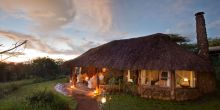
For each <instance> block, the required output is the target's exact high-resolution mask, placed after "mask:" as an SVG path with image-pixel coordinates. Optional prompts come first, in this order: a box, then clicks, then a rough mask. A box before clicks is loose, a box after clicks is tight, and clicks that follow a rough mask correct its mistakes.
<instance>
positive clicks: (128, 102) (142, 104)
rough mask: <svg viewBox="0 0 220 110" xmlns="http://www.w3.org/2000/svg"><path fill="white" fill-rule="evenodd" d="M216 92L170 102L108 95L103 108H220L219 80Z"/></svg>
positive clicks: (121, 109)
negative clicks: (193, 98) (196, 97)
mask: <svg viewBox="0 0 220 110" xmlns="http://www.w3.org/2000/svg"><path fill="white" fill-rule="evenodd" d="M217 89H218V90H217V92H216V93H215V94H210V95H207V96H204V97H202V98H201V99H198V100H196V101H186V102H172V101H160V100H150V99H144V98H141V97H138V96H130V95H110V96H108V97H111V100H110V101H107V103H106V104H105V105H104V110H220V82H218V87H217Z"/></svg>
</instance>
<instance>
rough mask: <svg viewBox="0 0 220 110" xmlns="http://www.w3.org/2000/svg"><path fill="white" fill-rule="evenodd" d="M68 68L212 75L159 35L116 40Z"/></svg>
mask: <svg viewBox="0 0 220 110" xmlns="http://www.w3.org/2000/svg"><path fill="white" fill-rule="evenodd" d="M68 64H69V65H71V66H94V67H100V68H101V67H107V68H114V69H147V70H194V71H199V72H210V71H212V67H211V65H210V64H209V63H208V62H206V61H205V60H203V59H202V58H201V57H199V56H198V55H196V54H195V53H192V52H190V51H188V50H186V49H185V48H183V47H181V46H179V45H178V44H176V43H175V42H172V41H171V40H170V39H169V36H168V35H166V34H161V33H157V34H153V35H149V36H144V37H138V38H131V39H123V40H115V41H112V42H109V43H106V44H103V45H101V46H98V47H96V48H92V49H90V50H88V51H87V52H85V53H83V54H82V55H80V56H79V57H77V58H75V59H73V60H70V61H68Z"/></svg>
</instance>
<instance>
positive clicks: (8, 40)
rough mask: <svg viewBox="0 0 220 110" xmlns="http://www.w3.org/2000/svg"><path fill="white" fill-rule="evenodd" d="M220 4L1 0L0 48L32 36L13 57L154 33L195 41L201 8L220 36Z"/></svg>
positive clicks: (56, 54) (211, 0)
mask: <svg viewBox="0 0 220 110" xmlns="http://www.w3.org/2000/svg"><path fill="white" fill-rule="evenodd" d="M219 6H220V1H219V0H0V44H3V46H2V47H0V50H4V49H6V48H9V47H11V46H12V44H14V43H15V42H18V41H23V40H28V44H27V47H26V49H25V50H24V51H23V52H24V53H25V55H22V56H18V57H12V58H10V59H8V61H13V62H20V61H27V60H30V59H32V58H36V57H43V56H48V57H51V58H62V59H65V60H69V59H73V58H75V57H77V56H79V55H80V54H82V53H83V52H85V51H87V50H88V49H90V48H93V47H96V46H98V45H101V44H104V43H106V42H109V41H112V40H118V39H125V38H132V37H139V36H144V35H150V34H154V33H177V34H180V35H183V36H186V37H189V39H191V40H192V41H195V37H196V34H195V16H194V14H195V13H196V12H198V11H204V12H205V19H206V26H207V33H208V37H213V38H214V37H220V7H219ZM3 57H6V56H3Z"/></svg>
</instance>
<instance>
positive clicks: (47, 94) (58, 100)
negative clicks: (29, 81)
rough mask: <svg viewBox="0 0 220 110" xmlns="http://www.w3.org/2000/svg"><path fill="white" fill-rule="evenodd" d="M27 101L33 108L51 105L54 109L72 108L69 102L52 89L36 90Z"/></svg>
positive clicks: (68, 109) (67, 109)
mask: <svg viewBox="0 0 220 110" xmlns="http://www.w3.org/2000/svg"><path fill="white" fill-rule="evenodd" d="M26 100H27V103H28V104H29V105H30V106H32V107H33V108H39V107H44V106H46V107H49V108H53V110H70V107H69V103H68V102H67V101H65V100H64V99H62V97H60V96H59V95H57V94H55V93H53V92H52V91H48V90H46V89H45V90H44V91H37V92H34V93H33V94H32V95H31V96H28V97H26Z"/></svg>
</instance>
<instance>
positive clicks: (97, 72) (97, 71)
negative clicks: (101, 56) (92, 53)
mask: <svg viewBox="0 0 220 110" xmlns="http://www.w3.org/2000/svg"><path fill="white" fill-rule="evenodd" d="M96 78H97V87H98V88H99V69H98V68H96Z"/></svg>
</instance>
